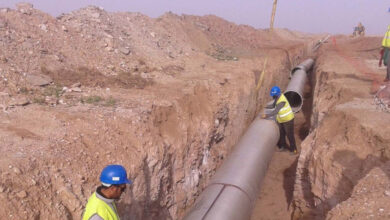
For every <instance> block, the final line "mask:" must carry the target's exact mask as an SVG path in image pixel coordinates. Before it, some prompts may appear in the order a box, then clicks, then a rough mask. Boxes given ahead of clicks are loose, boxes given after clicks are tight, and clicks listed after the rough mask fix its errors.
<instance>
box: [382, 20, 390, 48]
mask: <svg viewBox="0 0 390 220" xmlns="http://www.w3.org/2000/svg"><path fill="white" fill-rule="evenodd" d="M382 47H388V48H390V25H389V27H388V28H387V32H386V34H385V37H384V38H383V40H382Z"/></svg>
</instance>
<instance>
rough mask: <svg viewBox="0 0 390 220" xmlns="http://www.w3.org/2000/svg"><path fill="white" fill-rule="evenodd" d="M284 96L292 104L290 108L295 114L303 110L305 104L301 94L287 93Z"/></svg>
mask: <svg viewBox="0 0 390 220" xmlns="http://www.w3.org/2000/svg"><path fill="white" fill-rule="evenodd" d="M284 96H286V99H287V100H288V102H289V103H290V106H291V108H292V110H293V112H294V113H295V112H298V111H299V110H301V108H302V104H303V98H302V96H301V95H300V94H299V93H297V92H294V91H286V92H285V93H284Z"/></svg>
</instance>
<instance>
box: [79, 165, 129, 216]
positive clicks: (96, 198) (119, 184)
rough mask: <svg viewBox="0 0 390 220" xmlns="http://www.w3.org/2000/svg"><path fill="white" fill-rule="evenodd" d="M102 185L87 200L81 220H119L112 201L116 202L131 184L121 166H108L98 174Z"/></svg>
mask: <svg viewBox="0 0 390 220" xmlns="http://www.w3.org/2000/svg"><path fill="white" fill-rule="evenodd" d="M100 182H101V183H102V185H101V186H99V187H98V188H97V189H96V192H94V193H93V194H92V196H91V197H89V199H88V203H87V205H86V207H85V212H84V216H83V220H119V216H118V212H117V209H116V206H115V203H114V201H115V200H118V199H119V198H120V197H121V195H122V193H123V192H124V191H125V189H126V184H131V181H130V180H129V179H127V173H126V170H125V168H124V167H123V166H121V165H108V166H106V167H105V168H104V169H103V171H102V173H101V174H100Z"/></svg>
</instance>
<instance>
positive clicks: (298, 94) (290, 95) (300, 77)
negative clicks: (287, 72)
mask: <svg viewBox="0 0 390 220" xmlns="http://www.w3.org/2000/svg"><path fill="white" fill-rule="evenodd" d="M313 64H314V60H313V59H307V60H305V61H303V62H302V63H301V64H299V65H298V66H296V67H295V68H294V69H293V70H292V71H291V81H290V83H289V84H288V86H287V89H286V91H285V92H284V95H285V96H286V98H287V100H288V102H289V103H290V106H291V108H292V110H293V112H294V113H296V112H299V110H301V108H302V105H303V96H302V94H303V89H304V87H305V83H306V81H307V72H308V71H309V70H310V69H311V68H312V67H313Z"/></svg>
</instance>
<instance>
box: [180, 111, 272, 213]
mask: <svg viewBox="0 0 390 220" xmlns="http://www.w3.org/2000/svg"><path fill="white" fill-rule="evenodd" d="M278 140H279V129H278V125H277V124H276V122H275V121H273V120H263V119H258V118H257V119H256V120H255V121H253V122H252V124H251V126H250V127H249V128H248V130H247V131H246V133H245V134H244V136H243V137H242V138H241V139H240V141H239V142H238V144H237V145H236V147H235V148H234V150H233V152H232V153H231V154H230V156H229V157H228V158H227V159H226V160H225V161H224V163H223V164H222V166H221V167H220V168H219V169H218V170H217V172H216V173H215V175H214V177H213V178H212V180H211V182H210V183H209V185H208V186H207V187H206V188H205V190H204V191H203V192H202V194H201V195H200V196H199V198H198V199H197V201H196V202H195V204H194V206H193V208H192V210H191V211H190V212H189V213H188V214H187V216H186V217H185V218H184V219H185V220H200V219H202V220H206V219H207V220H215V219H224V220H237V219H240V220H245V219H250V216H251V214H252V209H253V207H254V204H255V202H256V200H257V196H258V193H259V190H260V186H261V182H262V180H263V178H264V176H265V174H266V171H267V169H268V163H269V162H270V161H271V158H272V155H273V153H274V149H275V146H276V144H277V142H278Z"/></svg>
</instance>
